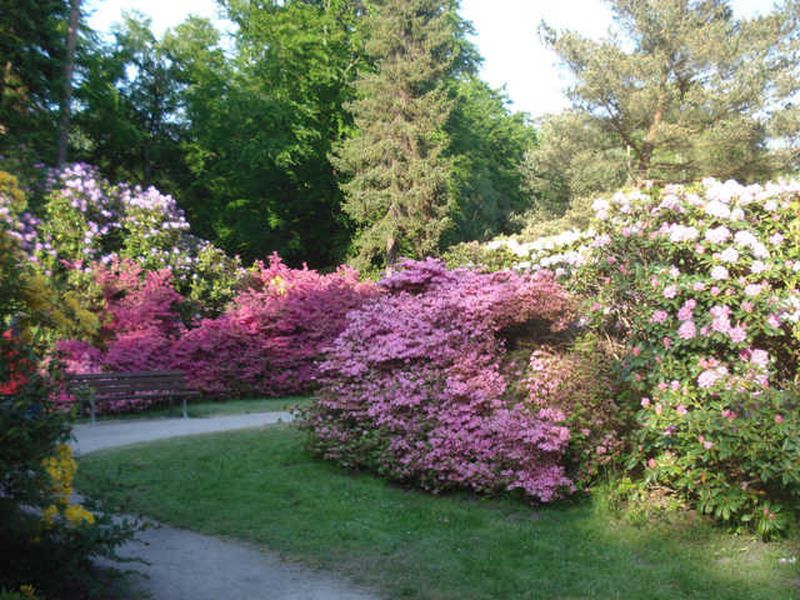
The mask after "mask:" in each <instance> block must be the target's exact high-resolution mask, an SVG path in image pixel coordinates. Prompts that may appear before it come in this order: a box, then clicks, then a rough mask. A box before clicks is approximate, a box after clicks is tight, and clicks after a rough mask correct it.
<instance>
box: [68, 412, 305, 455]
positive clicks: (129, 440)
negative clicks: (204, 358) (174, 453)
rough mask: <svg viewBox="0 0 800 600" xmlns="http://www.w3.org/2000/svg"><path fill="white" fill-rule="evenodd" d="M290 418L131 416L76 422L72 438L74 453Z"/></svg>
mask: <svg viewBox="0 0 800 600" xmlns="http://www.w3.org/2000/svg"><path fill="white" fill-rule="evenodd" d="M291 420H292V414H291V413H288V412H267V413H251V414H249V415H227V416H223V417H208V418H203V419H148V420H144V419H142V420H139V419H131V420H129V421H105V422H103V421H101V422H100V423H98V424H97V425H89V424H88V423H87V424H85V425H76V426H75V427H73V428H72V433H73V434H74V435H75V438H76V441H75V442H73V444H72V449H73V451H74V452H75V454H86V453H88V452H94V451H95V450H102V449H103V448H116V447H119V446H129V445H130V444H138V443H140V442H152V441H153V440H162V439H167V438H173V437H179V436H183V435H195V434H198V433H212V432H215V431H233V430H235V429H247V428H251V427H262V426H264V425H272V424H274V423H281V422H283V423H287V422H289V421H291Z"/></svg>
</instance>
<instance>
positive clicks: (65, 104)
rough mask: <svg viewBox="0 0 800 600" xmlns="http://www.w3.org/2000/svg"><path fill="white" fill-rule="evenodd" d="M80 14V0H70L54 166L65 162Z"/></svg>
mask: <svg viewBox="0 0 800 600" xmlns="http://www.w3.org/2000/svg"><path fill="white" fill-rule="evenodd" d="M80 15H81V0H70V11H69V26H68V27H67V55H66V57H65V60H64V97H63V98H62V100H61V118H60V119H59V123H58V142H57V145H56V168H57V169H61V168H62V167H63V166H64V163H65V162H67V142H68V140H69V126H70V105H71V103H72V74H73V71H74V69H75V45H76V43H77V41H78V24H79V22H80Z"/></svg>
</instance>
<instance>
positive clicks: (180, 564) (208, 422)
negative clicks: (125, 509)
mask: <svg viewBox="0 0 800 600" xmlns="http://www.w3.org/2000/svg"><path fill="white" fill-rule="evenodd" d="M291 419H292V416H291V414H289V413H256V414H249V415H232V416H224V417H210V418H203V419H154V420H148V421H134V420H132V421H127V422H119V421H118V422H108V423H99V424H97V425H95V426H91V425H78V426H76V427H74V428H73V434H74V435H75V437H76V441H75V442H73V448H74V449H75V452H76V454H87V453H89V452H94V451H96V450H101V449H103V448H113V447H117V446H127V445H130V444H136V443H139V442H148V441H153V440H158V439H166V438H171V437H177V436H183V435H194V434H200V433H210V432H214V431H232V430H236V429H245V428H251V427H262V426H264V425H270V424H274V423H280V422H287V421H291ZM265 435H268V433H265ZM152 525H153V526H152V527H151V528H148V529H145V530H144V531H142V532H140V533H139V534H138V535H137V539H136V540H135V541H133V542H130V543H128V544H126V545H125V546H124V547H123V548H121V549H120V551H119V554H120V555H121V556H129V557H138V558H141V559H144V560H145V561H147V562H148V563H150V564H147V565H141V564H139V563H125V564H122V565H119V566H120V568H122V569H132V570H135V571H138V572H140V573H142V574H143V575H145V576H146V578H139V577H137V578H135V579H134V580H133V581H132V584H133V585H132V589H131V595H130V598H131V599H133V598H137V599H138V598H152V599H153V600H226V599H228V598H230V599H236V600H377V596H375V595H373V594H372V593H370V592H368V591H367V590H364V589H361V588H358V587H356V586H354V585H352V584H350V583H348V582H347V581H345V580H343V579H341V578H339V577H337V576H335V575H332V574H330V573H323V572H320V571H315V570H313V569H309V568H307V567H304V566H301V565H295V564H290V563H286V562H284V561H281V560H280V558H279V557H278V556H277V555H276V554H273V553H269V552H264V551H262V550H260V549H258V548H256V547H255V546H252V545H250V544H245V543H241V542H233V541H228V540H223V539H220V538H216V537H212V536H207V535H201V534H199V533H194V532H192V531H186V530H183V529H176V528H174V527H169V526H167V525H162V524H159V523H153V524H152Z"/></svg>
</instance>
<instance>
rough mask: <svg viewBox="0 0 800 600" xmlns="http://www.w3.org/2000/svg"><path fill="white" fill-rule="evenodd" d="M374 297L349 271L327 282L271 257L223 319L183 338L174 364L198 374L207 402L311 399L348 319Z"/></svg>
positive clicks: (194, 375) (344, 269) (194, 379)
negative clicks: (325, 357) (326, 352)
mask: <svg viewBox="0 0 800 600" xmlns="http://www.w3.org/2000/svg"><path fill="white" fill-rule="evenodd" d="M376 293H377V290H376V288H375V286H374V285H373V284H370V283H363V282H360V281H359V279H358V273H357V272H356V271H354V270H352V269H350V268H347V267H342V268H340V269H339V270H338V271H336V272H335V273H331V274H327V275H323V274H320V273H318V272H316V271H313V270H311V269H307V268H303V269H291V268H289V267H287V266H286V265H285V264H284V263H283V262H282V261H281V259H280V258H279V257H278V256H277V255H273V256H272V257H271V258H270V260H269V264H268V265H264V264H259V265H258V267H257V269H256V270H255V271H254V273H253V274H252V277H251V281H250V286H249V287H248V288H247V289H245V290H244V291H242V292H241V293H240V294H239V295H238V296H237V297H236V298H235V299H234V301H233V303H232V305H231V306H230V308H229V309H228V310H227V311H226V312H225V313H224V314H223V315H221V316H220V317H218V318H217V319H206V320H203V321H202V323H200V325H199V326H198V327H196V328H194V329H192V330H191V331H189V332H187V333H186V335H184V336H182V338H181V339H180V340H179V341H178V342H177V343H176V344H175V346H174V347H173V353H174V360H173V362H172V364H173V365H174V366H175V367H177V368H179V369H182V370H183V371H186V372H189V373H192V382H191V383H192V385H193V386H195V387H196V388H197V389H199V390H200V391H202V392H203V393H204V394H206V395H209V396H222V395H225V396H243V395H260V396H282V395H287V394H298V393H306V392H308V391H309V390H311V389H313V387H314V386H315V382H316V375H317V368H318V365H317V363H318V361H319V359H320V358H321V356H322V351H323V348H324V347H325V346H327V345H329V344H330V343H331V342H332V341H333V340H334V339H335V338H336V336H337V335H338V334H339V333H340V332H341V330H342V329H343V328H344V323H345V316H346V315H347V313H348V312H350V311H351V310H353V309H355V308H357V307H359V306H361V304H362V303H363V302H364V301H365V300H366V299H368V298H370V297H372V296H374V295H375V294H376Z"/></svg>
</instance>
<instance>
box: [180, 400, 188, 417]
mask: <svg viewBox="0 0 800 600" xmlns="http://www.w3.org/2000/svg"><path fill="white" fill-rule="evenodd" d="M181 409H182V411H183V418H184V419H188V418H189V413H187V412H186V397H185V396H184V397H183V398H181Z"/></svg>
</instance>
